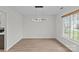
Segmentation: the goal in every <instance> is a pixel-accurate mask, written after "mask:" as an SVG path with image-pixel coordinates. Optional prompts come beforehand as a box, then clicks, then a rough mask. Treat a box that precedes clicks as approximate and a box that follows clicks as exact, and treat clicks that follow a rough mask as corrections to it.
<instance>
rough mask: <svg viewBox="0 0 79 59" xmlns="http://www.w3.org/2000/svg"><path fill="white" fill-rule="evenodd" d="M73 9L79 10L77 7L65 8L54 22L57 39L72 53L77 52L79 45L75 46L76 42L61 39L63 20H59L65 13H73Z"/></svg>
mask: <svg viewBox="0 0 79 59" xmlns="http://www.w3.org/2000/svg"><path fill="white" fill-rule="evenodd" d="M75 8H79V7H73V8H70V7H69V8H67V9H65V10H62V11H61V13H60V14H58V15H57V20H56V24H57V26H56V29H57V30H56V32H57V35H56V36H57V39H58V40H59V41H60V42H61V43H63V44H64V45H65V46H67V47H68V48H69V49H71V50H72V51H79V44H77V43H76V42H74V41H72V40H68V39H67V38H64V37H63V20H62V18H61V16H62V15H63V14H65V13H68V12H71V11H73V10H74V9H75Z"/></svg>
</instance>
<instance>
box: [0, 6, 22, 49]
mask: <svg viewBox="0 0 79 59" xmlns="http://www.w3.org/2000/svg"><path fill="white" fill-rule="evenodd" d="M0 10H1V11H4V12H5V13H6V16H7V17H6V27H5V28H6V30H5V31H6V32H7V33H5V35H6V40H7V42H6V43H7V45H6V49H9V48H11V47H12V46H13V45H14V44H15V43H16V42H18V41H19V40H20V39H22V36H23V35H22V16H21V15H20V14H19V13H17V12H16V11H13V10H11V9H10V8H9V7H0Z"/></svg>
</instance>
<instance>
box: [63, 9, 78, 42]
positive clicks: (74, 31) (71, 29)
mask: <svg viewBox="0 0 79 59" xmlns="http://www.w3.org/2000/svg"><path fill="white" fill-rule="evenodd" d="M62 18H63V35H64V36H65V37H68V38H69V39H72V40H74V41H77V42H79V9H78V10H76V11H74V12H71V13H69V14H66V15H63V16H62Z"/></svg>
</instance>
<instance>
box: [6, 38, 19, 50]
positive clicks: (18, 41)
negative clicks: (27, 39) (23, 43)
mask: <svg viewBox="0 0 79 59" xmlns="http://www.w3.org/2000/svg"><path fill="white" fill-rule="evenodd" d="M20 40H21V39H19V40H17V41H15V42H14V43H13V44H11V45H10V46H9V47H8V48H7V49H5V51H8V50H9V49H10V48H12V47H13V46H14V45H15V44H16V43H18V42H19V41H20Z"/></svg>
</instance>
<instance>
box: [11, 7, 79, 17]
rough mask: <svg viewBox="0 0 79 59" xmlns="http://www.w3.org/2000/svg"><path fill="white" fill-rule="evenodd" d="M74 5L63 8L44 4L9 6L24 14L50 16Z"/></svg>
mask: <svg viewBox="0 0 79 59" xmlns="http://www.w3.org/2000/svg"><path fill="white" fill-rule="evenodd" d="M63 7H64V6H63ZM74 7H75V6H74ZM74 7H73V6H71V7H69V6H65V7H64V8H63V9H60V8H61V6H44V8H35V7H34V6H11V7H10V8H11V9H13V10H16V11H18V12H19V13H21V14H22V15H25V16H34V15H35V16H38V15H39V16H40V15H41V16H50V15H56V14H58V13H60V12H61V11H62V10H67V9H72V8H74ZM77 7H78V6H77ZM78 8H79V7H78Z"/></svg>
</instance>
